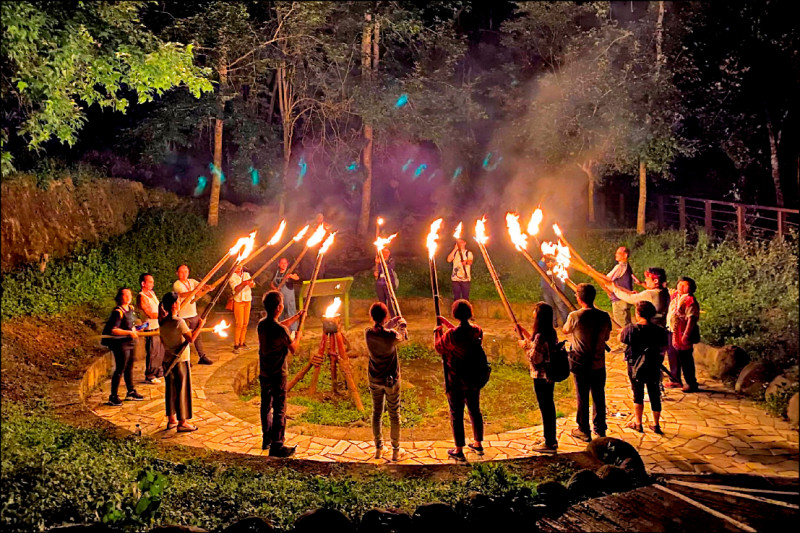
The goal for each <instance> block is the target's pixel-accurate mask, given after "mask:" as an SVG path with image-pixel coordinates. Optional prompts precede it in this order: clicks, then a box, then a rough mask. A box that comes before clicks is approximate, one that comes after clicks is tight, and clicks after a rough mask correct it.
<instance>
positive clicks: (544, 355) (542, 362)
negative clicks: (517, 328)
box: [519, 302, 558, 453]
mask: <svg viewBox="0 0 800 533" xmlns="http://www.w3.org/2000/svg"><path fill="white" fill-rule="evenodd" d="M521 329H522V334H523V336H524V337H525V339H524V340H520V341H519V345H520V347H521V348H524V349H525V354H526V355H527V356H528V362H529V363H530V371H531V378H533V391H534V393H535V394H536V402H537V403H538V404H539V412H541V414H542V424H544V439H543V440H542V441H539V442H537V445H536V448H534V449H535V451H538V452H543V453H553V452H555V451H556V450H557V449H558V439H557V438H556V404H555V399H554V398H553V393H554V391H555V386H556V384H555V381H553V380H552V379H551V378H550V376H549V375H548V369H549V366H550V354H551V353H553V352H554V351H555V349H556V345H557V344H558V335H557V334H556V330H555V328H554V327H553V308H552V307H551V306H550V305H548V304H546V303H544V302H539V303H537V304H536V305H534V306H533V325H532V326H531V331H530V333H528V332H527V331H525V329H524V328H521Z"/></svg>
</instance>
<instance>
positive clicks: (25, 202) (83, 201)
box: [0, 176, 180, 272]
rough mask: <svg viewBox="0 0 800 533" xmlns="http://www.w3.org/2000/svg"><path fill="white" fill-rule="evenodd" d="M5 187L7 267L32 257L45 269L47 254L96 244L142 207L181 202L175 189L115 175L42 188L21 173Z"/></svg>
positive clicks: (0, 213)
mask: <svg viewBox="0 0 800 533" xmlns="http://www.w3.org/2000/svg"><path fill="white" fill-rule="evenodd" d="M0 192H2V209H0V237H2V261H1V262H0V267H1V268H2V270H3V272H6V271H8V270H10V269H12V268H14V267H15V266H18V265H20V264H22V263H31V262H39V263H40V265H41V267H42V268H44V266H45V265H46V262H47V260H48V259H53V258H56V257H59V256H63V255H65V254H67V253H69V252H70V251H71V250H72V249H74V247H75V246H76V245H77V244H78V243H79V242H87V243H96V242H99V241H102V240H104V239H108V238H109V237H112V236H115V235H119V234H121V233H124V232H125V231H127V230H128V229H130V227H131V225H132V224H133V222H134V220H135V219H136V216H137V214H138V213H139V211H140V210H141V209H143V208H146V207H156V206H160V205H167V206H169V205H175V204H177V203H178V202H179V201H180V199H179V198H178V196H176V195H174V194H172V193H167V192H165V191H159V190H151V189H145V188H144V186H143V185H142V184H141V183H139V182H135V181H128V180H123V179H116V178H110V179H97V180H87V181H82V182H81V183H80V184H79V185H75V184H74V183H73V181H72V179H71V178H65V179H62V180H58V181H53V182H51V184H50V187H49V188H48V189H47V190H43V189H41V188H39V187H37V186H36V184H35V180H34V179H33V178H32V177H30V176H22V177H20V178H18V179H14V180H13V181H8V182H4V183H3V184H2V191H0Z"/></svg>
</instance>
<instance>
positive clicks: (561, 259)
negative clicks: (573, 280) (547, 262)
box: [542, 242, 571, 281]
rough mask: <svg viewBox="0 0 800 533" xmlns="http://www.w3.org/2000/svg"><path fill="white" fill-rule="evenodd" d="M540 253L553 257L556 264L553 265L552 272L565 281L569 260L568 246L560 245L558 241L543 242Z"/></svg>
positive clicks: (567, 275)
mask: <svg viewBox="0 0 800 533" xmlns="http://www.w3.org/2000/svg"><path fill="white" fill-rule="evenodd" d="M542 254H543V255H549V256H552V257H555V259H556V264H555V266H554V267H553V274H555V275H556V276H557V277H558V279H560V280H561V281H565V280H566V279H567V278H568V277H569V272H568V271H567V269H568V268H569V265H570V262H571V255H570V252H569V247H567V246H562V245H561V244H560V243H552V242H543V243H542Z"/></svg>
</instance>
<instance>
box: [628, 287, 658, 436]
mask: <svg viewBox="0 0 800 533" xmlns="http://www.w3.org/2000/svg"><path fill="white" fill-rule="evenodd" d="M654 316H656V307H655V306H654V305H653V304H652V303H650V302H638V303H637V304H636V323H635V324H628V325H627V326H625V327H624V328H623V329H622V331H620V333H619V341H620V342H621V343H624V344H625V345H626V348H625V361H627V362H628V379H629V380H630V382H631V390H632V391H633V410H634V415H635V416H636V420H634V421H631V422H630V423H629V424H628V425H627V427H629V428H631V429H635V430H636V431H638V432H639V433H644V428H643V427H642V415H643V414H644V388H645V386H647V394H648V396H649V397H650V408H651V409H652V410H653V425H652V426H650V430H651V431H652V432H653V433H656V434H658V435H663V433H662V431H661V425H660V424H659V421H660V419H661V389H660V388H659V384H660V383H659V382H660V381H661V364H662V362H663V361H664V348H666V346H667V330H665V329H664V328H662V327H661V326H658V325H656V324H653V323H652V320H653V317H654Z"/></svg>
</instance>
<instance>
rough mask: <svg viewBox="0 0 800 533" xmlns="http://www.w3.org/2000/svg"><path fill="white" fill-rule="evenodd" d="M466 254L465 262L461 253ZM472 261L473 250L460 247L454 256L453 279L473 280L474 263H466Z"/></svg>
mask: <svg viewBox="0 0 800 533" xmlns="http://www.w3.org/2000/svg"><path fill="white" fill-rule="evenodd" d="M462 254H463V255H464V262H463V263H462V261H461V255H462ZM468 261H472V252H470V251H469V250H464V251H463V252H462V251H461V250H460V249H459V250H456V253H455V255H454V256H453V274H452V276H450V280H451V281H471V280H472V265H468V264H466V263H467V262H468Z"/></svg>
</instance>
